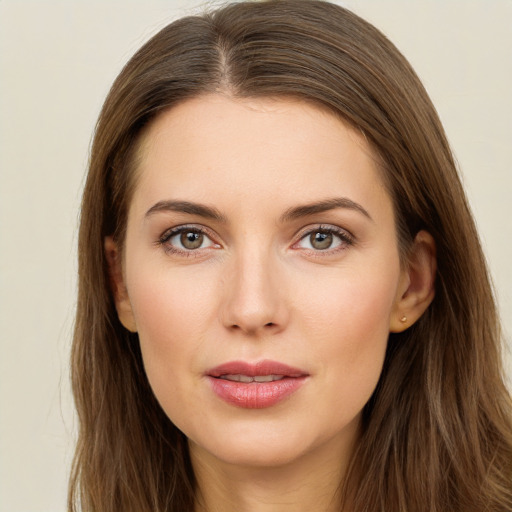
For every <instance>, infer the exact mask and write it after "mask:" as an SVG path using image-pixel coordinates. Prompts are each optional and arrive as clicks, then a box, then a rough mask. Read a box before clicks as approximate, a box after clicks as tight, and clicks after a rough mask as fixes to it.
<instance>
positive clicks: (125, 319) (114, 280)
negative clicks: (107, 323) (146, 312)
mask: <svg viewBox="0 0 512 512" xmlns="http://www.w3.org/2000/svg"><path fill="white" fill-rule="evenodd" d="M103 247H104V251H105V258H106V260H107V264H108V275H109V280H110V289H111V291H112V294H113V296H114V302H115V305H116V310H117V316H118V317H119V321H120V322H121V323H122V324H123V326H124V327H125V328H126V329H128V330H129V331H130V332H137V326H136V324H135V318H134V316H133V310H132V305H131V302H130V298H129V297H128V290H127V289H126V286H125V283H124V277H123V268H122V263H121V257H120V251H119V248H118V246H117V244H116V242H115V241H114V239H113V238H112V237H111V236H107V237H105V241H104V244H103Z"/></svg>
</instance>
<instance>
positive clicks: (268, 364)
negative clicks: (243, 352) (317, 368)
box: [206, 360, 309, 409]
mask: <svg viewBox="0 0 512 512" xmlns="http://www.w3.org/2000/svg"><path fill="white" fill-rule="evenodd" d="M206 376H207V378H208V379H209V381H210V384H211V388H212V390H213V392H214V393H215V394H216V395H217V396H218V397H219V398H221V399H222V400H223V401H225V402H227V403H228V404H230V405H233V406H236V407H241V408H246V409H263V408H266V407H271V406H273V405H276V404H277V403H279V402H281V401H283V400H284V399H285V398H288V397H289V396H291V395H292V394H294V393H295V392H296V391H298V390H299V389H300V388H301V387H302V385H303V384H304V382H305V381H306V379H307V377H308V376H309V374H308V373H307V372H305V371H303V370H301V369H298V368H293V367H291V366H288V365H285V364H283V363H278V362H275V361H268V360H265V361H261V362H259V363H256V364H251V363H246V362H244V361H233V362H229V363H225V364H222V365H220V366H217V367H215V368H213V369H211V370H209V371H208V372H207V374H206Z"/></svg>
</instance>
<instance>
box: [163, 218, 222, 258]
mask: <svg viewBox="0 0 512 512" xmlns="http://www.w3.org/2000/svg"><path fill="white" fill-rule="evenodd" d="M184 231H191V232H196V233H201V234H202V235H204V236H206V237H207V238H208V239H209V240H210V242H211V243H212V245H210V246H208V247H203V248H198V249H181V248H179V247H176V246H173V245H171V244H169V243H168V242H169V240H170V239H171V238H173V237H174V236H176V235H179V234H180V233H183V232H184ZM216 238H218V237H217V236H216V235H215V234H214V233H213V232H212V231H211V230H210V229H208V228H206V227H205V226H202V225H200V224H180V225H178V226H174V227H172V228H168V229H166V230H165V231H164V232H163V233H162V234H161V235H160V236H159V237H158V240H157V242H156V244H157V245H159V246H162V247H163V249H164V250H165V251H166V252H169V253H174V254H178V255H183V256H199V255H200V253H201V252H203V251H204V250H207V249H211V248H215V249H217V248H220V247H221V245H220V244H219V243H218V242H217V241H216Z"/></svg>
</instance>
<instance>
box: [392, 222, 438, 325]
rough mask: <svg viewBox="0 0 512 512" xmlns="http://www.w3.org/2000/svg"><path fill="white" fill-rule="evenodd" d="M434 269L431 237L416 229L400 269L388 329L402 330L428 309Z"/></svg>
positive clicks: (433, 246) (434, 251)
mask: <svg viewBox="0 0 512 512" xmlns="http://www.w3.org/2000/svg"><path fill="white" fill-rule="evenodd" d="M436 270H437V260H436V243H435V241H434V238H433V237H432V235H431V234H430V233H428V232H427V231H419V232H418V234H417V235H416V237H415V239H414V242H413V245H412V248H411V251H410V254H409V258H408V261H407V263H406V266H405V268H404V270H403V271H402V275H401V278H400V283H399V287H398V293H397V297H396V301H395V307H394V309H393V311H392V313H391V319H390V326H389V330H390V332H402V331H405V329H407V328H408V327H410V326H411V325H412V324H414V322H416V321H417V320H418V318H420V317H421V315H422V314H423V313H424V312H425V310H426V309H427V308H428V306H429V305H430V303H431V302H432V300H433V299H434V294H435V289H434V282H435V276H436Z"/></svg>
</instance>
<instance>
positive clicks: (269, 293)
mask: <svg viewBox="0 0 512 512" xmlns="http://www.w3.org/2000/svg"><path fill="white" fill-rule="evenodd" d="M277 260H278V258H277V255H276V254H275V253H274V251H273V250H272V248H271V247H269V246H266V245H264V244H261V243H257V241H256V240H253V241H251V242H247V243H245V244H243V246H241V247H240V248H239V250H238V251H235V253H234V255H233V259H232V261H231V264H230V265H229V266H228V269H227V272H228V275H226V281H227V283H226V284H227V286H226V289H225V292H226V296H225V312H224V323H225V325H226V327H228V328H231V329H239V330H241V331H244V332H246V333H251V334H252V333H256V332H258V331H262V330H263V331H268V330H270V329H272V330H274V331H275V330H278V329H279V328H282V327H283V325H284V322H285V316H286V315H285V314H284V304H283V303H282V301H281V296H282V294H281V293H280V290H279V288H280V286H282V283H281V278H280V277H281V276H280V273H279V265H278V261H277Z"/></svg>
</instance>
